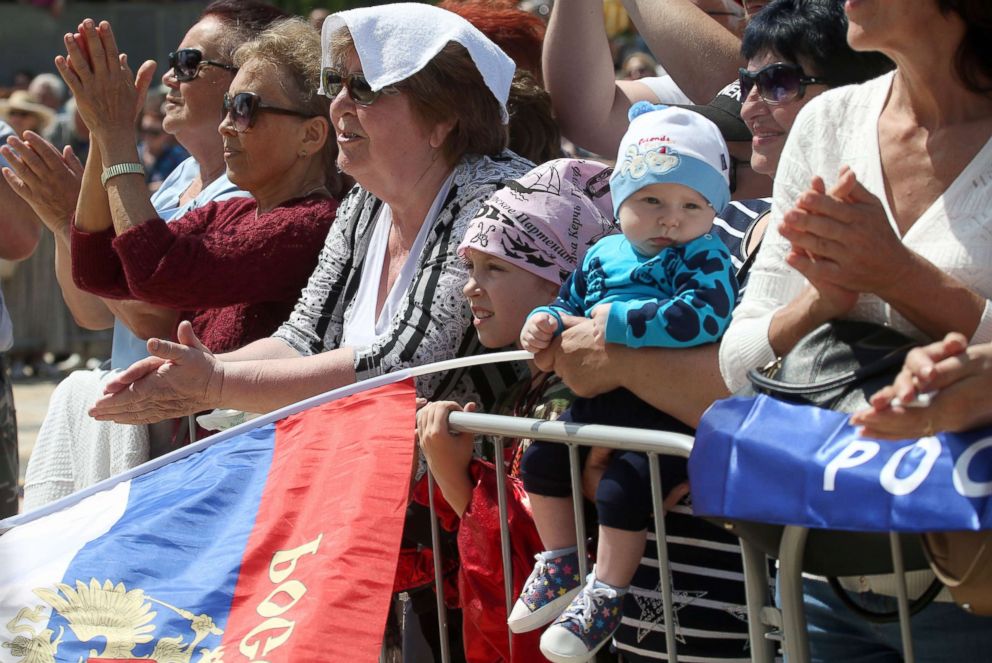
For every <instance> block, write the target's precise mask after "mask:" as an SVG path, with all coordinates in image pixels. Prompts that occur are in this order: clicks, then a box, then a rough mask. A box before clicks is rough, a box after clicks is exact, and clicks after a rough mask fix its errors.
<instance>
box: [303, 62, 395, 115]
mask: <svg viewBox="0 0 992 663" xmlns="http://www.w3.org/2000/svg"><path fill="white" fill-rule="evenodd" d="M320 84H321V86H322V87H323V88H324V96H326V97H327V98H328V99H334V98H335V97H337V96H338V94H340V93H341V88H342V87H344V88H346V89H347V90H348V97H349V98H350V99H351V100H352V101H354V102H355V103H356V104H358V105H359V106H371V105H372V103H373V102H374V101H375V100H376V99H378V98H379V95H380V94H396V93H397V92H399V90H397V89H396V88H395V87H393V86H388V87H384V88H382V89H381V90H373V89H372V86H371V85H369V82H368V81H367V80H365V75H364V74H357V73H356V74H342V73H341V72H339V71H338V70H337V69H332V68H331V67H325V68H324V69H323V70H322V71H321V72H320Z"/></svg>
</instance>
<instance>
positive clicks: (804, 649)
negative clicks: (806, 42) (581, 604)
mask: <svg viewBox="0 0 992 663" xmlns="http://www.w3.org/2000/svg"><path fill="white" fill-rule="evenodd" d="M448 423H449V425H450V427H451V428H452V430H454V431H458V432H464V433H472V434H475V435H491V436H493V437H494V439H495V440H496V449H495V458H497V459H501V458H503V444H502V441H501V440H502V438H504V437H505V438H530V439H535V440H544V441H549V442H560V443H563V444H567V445H568V447H569V460H570V465H571V467H570V470H571V477H572V499H573V503H574V505H575V523H576V527H575V530H576V540H578V541H586V540H587V538H586V528H585V522H584V520H583V512H582V499H583V498H582V481H581V466H580V463H579V447H580V446H597V447H605V448H608V449H617V450H627V451H639V452H643V453H645V454H647V456H648V458H649V461H650V472H651V497H652V503H653V512H654V516H653V517H654V524H655V535H656V536H655V541H656V545H657V548H658V570H659V576H660V579H661V593H662V604H663V608H664V618H665V642H666V649H667V651H668V654H667V656H668V660H669V661H672V662H676V661H677V660H678V646H677V642H676V637H675V620H674V619H673V607H672V586H671V569H670V566H669V562H668V549H667V545H666V544H665V520H664V515H663V513H664V512H663V508H662V504H663V500H662V496H663V491H662V485H661V474H660V470H659V465H658V456H660V455H671V456H680V457H683V458H688V456H689V453H690V452H691V451H692V444H693V439H692V438H691V437H689V436H687V435H682V434H678V433H667V432H661V431H650V430H644V429H639V428H622V427H616V426H601V425H595V424H572V423H566V422H559V421H545V420H542V419H526V418H522V417H508V416H500V415H491V414H480V413H467V412H453V413H451V415H450V418H449V420H448ZM496 468H497V473H498V477H499V480H498V481H497V487H498V488H497V490H498V499H499V508H500V540H501V546H502V558H503V578H504V585H505V586H504V597H505V601H506V611H507V614H509V613H510V610H511V607H512V604H513V601H514V600H515V597H514V596H513V587H512V583H513V573H512V569H511V568H510V565H511V563H512V562H511V557H510V540H509V537H510V532H509V526H508V521H507V511H506V508H507V507H506V469H505V467H504V465H503V463H501V462H497V463H496ZM428 488H429V495H430V508H431V516H432V518H431V537H432V543H433V548H434V553H435V554H434V574H435V593H436V596H437V610H438V628H439V632H440V634H441V648H442V651H441V660H442V663H449V662H450V661H451V652H450V644H449V639H448V624H447V612H446V608H445V605H444V592H443V589H442V582H443V581H442V574H441V568H442V560H441V546H440V529H439V524H438V519H437V517H436V511H435V509H434V480H433V477H432V476H430V473H429V472H428ZM808 532H809V530H808V529H806V528H802V527H786V528H785V530H784V533H783V535H782V539H781V543H780V546H779V558H778V559H779V568H778V579H779V592H780V597H781V609H779V608H776V607H775V606H774V605H773V602H772V597H771V596H770V592H769V574H768V559H767V557H766V556H765V554H764V553H763V552H761V550H759V549H758V548H757V547H756V546H755V545H753V544H751V543H749V542H748V541H746V540H744V539H740V544H741V556H742V563H743V568H744V586H745V595H746V606H747V613H748V636H749V641H750V648H751V661H752V662H753V663H770V662H772V661H774V660H776V656H775V654H776V651H775V650H776V647H777V644H776V641H777V640H779V639H781V640H782V641H783V650H784V653H785V656H786V660H788V661H789V663H809V660H810V653H809V641H808V637H807V632H806V616H805V611H804V608H803V592H802V582H803V578H802V567H803V556H804V552H805V546H806V539H807V534H808ZM889 543H890V547H891V551H892V563H893V568H894V570H895V573H896V575H897V577H898V579H899V583H898V585H897V587H898V589H897V591H898V596H897V602H898V608H899V624H900V633H901V636H902V644H903V652H904V653H903V659H904V661H905V662H906V663H913V662H914V656H913V646H912V640H911V634H910V624H909V618H910V613H909V600H908V597H907V590H906V583H905V566H904V564H903V559H902V549H901V547H900V545H899V538H898V535H897V534H895V533H892V534H891V535H890V537H889ZM579 560H580V561H579V567H580V568H579V572H580V574H581V577H583V578H585V577H586V574H587V573H588V569H587V560H586V559H585V557H584V556H582V555H580V556H579ZM779 636H781V638H780V637H779ZM507 637H508V638H510V647H511V649H512V637H511V636H510V633H509V629H508V630H507Z"/></svg>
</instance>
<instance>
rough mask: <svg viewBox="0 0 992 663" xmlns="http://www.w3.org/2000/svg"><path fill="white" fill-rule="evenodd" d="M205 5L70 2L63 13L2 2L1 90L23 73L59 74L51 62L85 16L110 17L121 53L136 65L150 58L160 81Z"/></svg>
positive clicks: (0, 35) (97, 18) (0, 24)
mask: <svg viewBox="0 0 992 663" xmlns="http://www.w3.org/2000/svg"><path fill="white" fill-rule="evenodd" d="M204 6H206V2H199V1H183V2H167V3H166V2H75V1H74V0H68V2H66V6H65V9H64V10H63V12H62V15H61V16H60V17H58V18H53V17H52V16H51V15H50V14H48V12H46V11H43V10H40V9H36V8H34V7H31V6H29V5H21V4H15V3H12V2H0V86H8V85H10V84H11V82H12V79H13V74H14V72H15V71H18V70H20V69H29V70H31V71H32V72H34V73H36V74H37V73H41V72H43V71H50V72H53V73H57V72H56V70H55V65H54V64H53V63H52V60H53V59H54V58H55V56H56V55H58V54H60V53H64V52H65V47H64V46H63V44H62V35H64V34H65V33H66V32H70V31H75V28H76V26H77V25H79V22H80V21H82V20H83V19H84V18H92V19H94V20H102V19H106V20H108V21H110V23H111V25H113V26H114V34H115V35H116V36H117V42H118V45H119V46H120V48H121V50H122V51H124V52H125V53H127V54H128V59H129V61H130V62H131V65H132V67H135V68H136V67H137V65H138V64H140V63H141V62H143V61H145V60H155V61H156V62H158V65H159V67H158V69H157V70H156V77H161V75H162V74H163V73H164V72H165V68H166V66H167V65H166V57H167V56H168V53H169V51H172V50H174V49H175V47H176V45H178V44H179V42H180V41H181V40H182V36H183V35H184V34H185V33H186V30H187V29H189V26H191V25H192V24H193V22H194V21H195V20H196V17H197V16H199V14H200V11H201V10H202V9H203V7H204Z"/></svg>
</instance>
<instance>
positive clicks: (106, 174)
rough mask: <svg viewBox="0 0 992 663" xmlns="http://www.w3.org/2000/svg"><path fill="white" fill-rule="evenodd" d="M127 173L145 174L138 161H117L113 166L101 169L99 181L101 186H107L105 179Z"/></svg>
mask: <svg viewBox="0 0 992 663" xmlns="http://www.w3.org/2000/svg"><path fill="white" fill-rule="evenodd" d="M129 173H135V174H137V175H144V174H145V167H144V166H142V165H141V164H140V163H133V162H132V163H117V164H114V165H113V166H109V167H108V168H104V169H103V174H102V175H100V183H101V184H103V188H105V189H106V188H107V181H108V180H109V179H110V178H112V177H117V176H118V175H127V174H129Z"/></svg>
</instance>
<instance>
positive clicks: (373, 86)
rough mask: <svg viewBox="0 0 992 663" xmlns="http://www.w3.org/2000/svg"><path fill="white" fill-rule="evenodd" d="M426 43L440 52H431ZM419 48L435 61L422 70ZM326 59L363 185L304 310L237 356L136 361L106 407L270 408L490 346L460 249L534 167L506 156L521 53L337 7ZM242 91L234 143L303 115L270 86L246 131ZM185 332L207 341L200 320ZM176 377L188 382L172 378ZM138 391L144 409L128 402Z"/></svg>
mask: <svg viewBox="0 0 992 663" xmlns="http://www.w3.org/2000/svg"><path fill="white" fill-rule="evenodd" d="M380 35H388V38H385V39H383V38H379V36H380ZM400 51H402V52H403V53H404V55H403V57H400V56H397V55H396V53H398V52H400ZM424 53H436V55H434V56H433V57H432V58H429V59H426V60H425V59H424V58H423V57H422V55H423V54H424ZM418 58H419V60H420V61H421V62H422V64H414V63H415V62H417V61H418ZM477 62H478V63H480V64H479V65H477V64H476V63H477ZM367 63H376V65H377V66H376V67H375V68H374V69H372V68H370V67H369V66H368V64H367ZM321 64H322V72H323V73H322V81H321V86H322V87H321V92H322V93H323V94H324V95H326V96H327V97H328V98H329V100H330V119H331V124H332V125H333V129H334V135H335V138H336V141H337V145H338V150H339V153H338V158H337V164H338V166H339V167H340V168H341V169H342V170H343V171H344V172H345V173H346V174H348V175H350V176H352V177H353V178H354V179H355V180H356V181H357V186H356V187H355V188H354V189H353V190H352V191H351V192H350V194H349V195H348V197H347V198H346V199H345V201H344V202H343V203H342V207H341V210H340V213H339V215H338V216H339V220H338V222H337V223H335V225H334V228H333V229H332V232H331V233H330V235H329V236H328V239H327V243H326V246H325V250H324V253H323V255H322V256H321V260H320V264H319V265H318V267H317V270H316V271H315V272H314V274H313V275H312V276H311V279H310V283H309V285H308V286H307V288H306V289H305V290H304V291H303V294H302V297H301V298H300V300H299V302H298V304H297V306H296V310H295V311H294V313H293V315H292V316H291V317H290V318H289V320H288V322H286V323H285V324H284V325H283V326H282V328H281V329H280V330H279V331H278V332H277V333H276V334H275V336H274V337H273V338H270V339H263V340H262V341H258V342H256V343H253V344H251V345H250V346H248V347H246V348H243V349H242V350H240V351H238V352H235V353H231V354H230V355H225V356H222V357H212V356H209V355H203V354H201V353H198V352H196V351H194V353H195V356H196V358H195V359H194V358H193V356H192V355H191V356H190V359H189V361H187V360H181V362H180V363H182V364H184V365H185V366H184V367H185V368H188V370H187V371H185V372H184V371H182V370H170V371H169V372H168V376H165V375H164V374H159V373H156V372H154V371H155V369H156V368H158V366H160V365H161V364H162V362H161V361H156V360H154V359H151V360H149V361H148V362H145V363H143V364H141V365H137V366H135V367H134V369H133V370H132V371H130V372H128V373H127V374H126V375H124V376H122V381H121V384H124V383H131V382H135V381H138V383H137V384H135V385H134V386H135V388H134V389H131V390H128V392H127V393H120V394H116V395H115V397H111V398H109V399H108V400H107V401H106V402H104V403H102V404H101V405H100V406H98V407H97V408H96V409H94V410H93V413H94V415H95V416H98V417H100V418H105V419H111V418H112V419H115V420H120V421H125V420H126V421H132V422H133V421H137V420H139V419H140V420H143V421H148V420H154V419H158V418H162V417H163V416H176V415H178V414H180V410H181V413H182V414H186V413H188V412H190V411H197V410H200V409H202V407H201V406H212V407H216V406H224V407H233V408H237V409H243V410H246V411H252V412H264V411H269V410H271V409H274V408H276V407H279V406H282V405H285V404H288V403H292V402H294V401H297V400H300V399H302V398H304V397H306V396H310V395H313V394H315V393H320V392H322V391H325V390H327V389H330V388H333V387H337V386H341V385H344V384H349V383H352V382H355V381H356V380H361V379H365V378H367V377H371V376H373V375H378V374H380V373H382V372H384V371H392V370H396V369H399V368H402V367H404V366H410V365H419V364H424V363H429V362H432V361H437V360H440V359H446V358H451V357H454V356H455V355H456V354H466V353H472V352H475V351H477V350H478V348H479V346H478V345H477V341H476V338H475V334H474V332H473V331H472V326H471V315H470V313H469V311H468V309H467V307H466V306H464V302H463V298H462V297H461V296H460V294H459V293H460V289H461V287H462V285H463V284H464V281H465V279H466V275H467V272H466V267H465V266H464V265H463V264H462V263H461V262H460V261H459V259H458V256H457V251H456V249H457V245H458V241H459V236H460V235H461V234H463V233H464V227H465V224H467V223H468V221H469V220H470V219H471V218H472V217H473V216H474V215H475V213H476V211H477V210H478V209H479V207H480V206H481V204H482V201H483V200H484V199H485V198H486V197H487V196H488V195H489V193H491V192H492V191H493V190H495V189H496V188H497V187H499V186H501V185H502V182H503V181H504V180H506V179H508V178H511V179H512V178H513V177H515V176H518V175H520V174H522V173H524V172H526V170H527V169H528V167H529V166H528V163H527V162H525V161H523V160H522V159H520V158H519V157H516V155H513V154H512V153H510V152H508V151H505V150H504V146H505V144H506V128H505V122H506V121H507V119H508V117H507V114H506V109H505V104H506V99H507V93H508V90H509V86H510V79H511V77H512V73H513V69H514V65H513V62H512V60H510V59H509V58H508V57H507V56H506V55H505V54H503V53H502V51H500V50H499V49H498V48H496V47H495V45H494V44H492V42H490V41H489V40H488V39H487V38H486V37H485V36H483V35H482V33H480V32H479V31H478V30H476V29H475V28H473V27H472V26H471V25H470V24H469V23H468V22H466V21H465V20H464V19H462V18H460V17H458V16H456V15H454V14H452V13H451V12H447V11H445V10H442V9H438V8H436V7H432V6H430V5H422V4H416V3H411V4H399V5H389V6H386V7H381V8H380V7H375V8H367V9H358V10H351V11H346V12H340V13H338V14H334V15H332V16H331V17H330V18H328V19H327V21H326V22H325V24H324V28H323V56H322V63H321ZM370 71H376V72H377V75H376V76H375V77H372V76H371V74H370V73H369V72H370ZM239 76H240V74H239ZM239 92H241V90H240V89H238V86H236V85H234V86H232V88H231V93H232V95H231V96H229V99H228V103H227V105H228V107H229V108H230V109H231V110H230V111H229V112H228V114H227V118H226V119H225V121H224V123H223V124H222V131H223V132H224V133H225V143H226V144H229V145H230V146H231V148H232V151H233V152H236V151H237V150H238V149H240V146H241V145H242V144H247V142H248V140H249V137H250V136H251V135H252V133H253V132H255V131H256V129H258V128H259V125H260V123H261V122H263V121H270V120H278V121H284V122H297V121H300V120H299V119H296V118H293V117H290V116H286V115H283V111H284V110H287V109H290V110H294V109H293V108H291V107H290V106H289V105H288V104H285V103H277V102H276V100H275V99H274V98H273V99H272V100H271V101H270V100H269V99H266V97H265V96H264V95H260V96H261V97H262V98H261V103H265V104H269V105H270V106H271V107H270V108H266V107H264V106H262V105H258V106H257V107H256V113H257V114H256V116H255V121H256V122H257V123H259V124H256V127H255V128H252V129H250V130H249V131H247V132H245V133H241V134H237V131H236V127H235V123H236V122H239V121H240V122H242V123H247V122H248V120H247V119H246V118H245V115H246V114H247V113H249V112H250V111H249V108H250V106H251V104H252V103H254V102H252V101H251V100H250V99H244V98H242V99H239V98H238V96H237V93H239ZM272 107H278V110H277V109H276V108H272ZM235 134H237V136H240V138H239V140H238V141H237V142H235V141H234V138H235ZM228 136H230V138H229V137H228ZM232 156H235V161H236V160H237V159H240V158H243V157H242V156H241V155H240V154H239V155H232ZM229 161H230V162H231V164H232V165H231V167H232V168H234V167H235V166H236V163H235V161H231V160H230V159H229ZM180 332H181V333H180V338H181V340H185V341H187V343H186V345H187V346H189V345H193V343H192V339H191V337H190V336H188V335H186V334H188V330H187V331H186V332H183V328H180ZM158 347H159V349H160V351H161V353H162V355H163V356H169V357H170V358H171V357H172V356H173V353H175V352H177V351H178V352H181V353H182V352H186V351H187V350H186V349H185V348H181V346H176V345H173V344H170V343H166V342H162V343H160V344H159V346H158ZM308 355H314V356H308ZM228 359H230V360H231V361H227V360H228ZM250 360H257V361H250ZM273 360H276V361H273ZM221 364H222V365H221ZM242 369H245V371H244V372H242ZM220 370H223V371H224V373H225V375H226V376H227V377H225V380H224V383H225V385H227V386H226V387H225V393H224V394H217V393H213V392H212V391H208V392H205V391H204V390H203V389H202V388H201V387H202V386H203V385H205V384H207V383H209V382H210V381H211V380H210V378H211V376H212V375H215V374H217V372H218V371H220ZM249 373H250V374H252V375H254V377H249ZM163 377H166V379H168V380H175V381H176V383H175V384H173V385H171V386H169V387H166V386H165V384H164V383H163V381H162V378H163ZM508 377H509V376H507V375H503V374H501V373H500V372H499V371H480V372H479V373H478V374H468V373H465V374H458V375H446V376H441V375H434V376H427V377H424V378H421V379H419V380H418V391H420V392H421V393H422V394H424V395H425V396H430V397H431V398H440V397H445V398H451V397H454V398H458V399H465V400H471V399H475V398H479V397H480V395H484V394H489V393H496V392H498V391H499V385H501V384H503V383H504V382H505V380H506V379H507V378H508ZM141 378H144V379H141ZM259 380H261V382H260V381H259ZM476 380H482V381H486V384H485V385H483V384H482V383H481V382H478V383H477V382H476ZM249 383H252V384H253V385H254V386H249ZM266 385H270V386H271V388H265V386H266ZM112 388H115V387H113V386H112ZM164 388H168V389H171V390H179V391H183V392H187V391H188V392H189V393H190V397H191V400H190V401H189V403H188V405H186V404H178V403H177V402H176V401H173V404H169V403H166V402H164V401H161V399H160V398H159V397H160V395H161V393H163V392H161V391H159V390H161V389H164ZM170 400H171V399H170ZM483 400H486V399H485V398H484V397H483ZM125 401H128V402H130V403H131V404H130V405H127V406H124V407H121V405H123V403H124V402H125Z"/></svg>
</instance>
